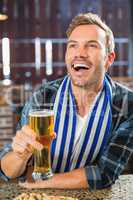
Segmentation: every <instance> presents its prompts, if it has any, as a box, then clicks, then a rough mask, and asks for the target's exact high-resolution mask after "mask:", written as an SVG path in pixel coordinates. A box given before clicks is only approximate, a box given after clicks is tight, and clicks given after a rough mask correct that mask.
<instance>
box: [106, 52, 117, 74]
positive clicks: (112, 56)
mask: <svg viewBox="0 0 133 200" xmlns="http://www.w3.org/2000/svg"><path fill="white" fill-rule="evenodd" d="M114 59H115V52H111V53H108V54H107V61H106V65H105V69H106V71H108V69H109V67H110V66H111V65H112V63H113V62H114Z"/></svg>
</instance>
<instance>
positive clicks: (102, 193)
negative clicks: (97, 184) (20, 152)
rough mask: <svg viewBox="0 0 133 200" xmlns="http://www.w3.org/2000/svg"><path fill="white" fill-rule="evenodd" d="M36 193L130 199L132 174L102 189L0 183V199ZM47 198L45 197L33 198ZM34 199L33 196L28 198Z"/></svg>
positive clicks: (57, 198) (78, 199)
mask: <svg viewBox="0 0 133 200" xmlns="http://www.w3.org/2000/svg"><path fill="white" fill-rule="evenodd" d="M22 193H26V194H30V193H36V194H43V193H45V194H46V195H48V199H49V200H63V199H64V200H65V199H66V200H69V199H70V200H71V199H73V200H132V199H133V175H121V176H120V177H119V179H118V180H117V181H116V182H115V184H114V185H112V187H110V188H108V189H103V190H96V191H89V190H86V189H81V190H59V189H29V190H28V189H25V188H21V187H20V186H19V185H18V184H17V183H2V182H1V183H0V200H13V199H14V198H15V197H17V196H18V195H20V194H22ZM51 196H53V197H51ZM35 199H36V200H37V199H40V200H47V198H46V199H45V198H35ZM30 200H34V198H33V199H32V198H30Z"/></svg>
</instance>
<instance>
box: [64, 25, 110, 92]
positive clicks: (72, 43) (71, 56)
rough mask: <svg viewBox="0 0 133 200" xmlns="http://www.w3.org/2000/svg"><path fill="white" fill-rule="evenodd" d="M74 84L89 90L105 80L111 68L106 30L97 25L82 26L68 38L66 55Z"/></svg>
mask: <svg viewBox="0 0 133 200" xmlns="http://www.w3.org/2000/svg"><path fill="white" fill-rule="evenodd" d="M65 61H66V65H67V70H68V73H69V75H70V77H71V80H72V83H73V85H75V86H78V87H84V88H88V87H89V86H93V85H96V84H97V83H98V82H100V81H102V80H103V77H104V74H105V72H106V71H107V69H108V66H109V56H108V54H107V49H106V36H105V32H104V30H102V29H101V28H100V27H98V26H97V25H80V26H78V27H76V28H75V29H74V30H73V31H72V33H71V35H70V37H69V38H68V44H67V50H66V55H65Z"/></svg>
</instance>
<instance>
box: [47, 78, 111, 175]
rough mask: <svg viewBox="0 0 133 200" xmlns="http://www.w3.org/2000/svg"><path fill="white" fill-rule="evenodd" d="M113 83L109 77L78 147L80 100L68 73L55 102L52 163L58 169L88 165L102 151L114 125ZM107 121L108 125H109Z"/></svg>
mask: <svg viewBox="0 0 133 200" xmlns="http://www.w3.org/2000/svg"><path fill="white" fill-rule="evenodd" d="M111 100H112V90H111V84H110V83H109V81H108V80H107V78H106V77H105V79H104V84H103V89H102V91H101V93H100V95H99V97H98V99H97V101H96V103H95V105H94V107H93V110H92V114H91V116H88V118H87V121H86V125H85V126H84V129H82V131H83V133H82V134H81V137H80V139H79V141H78V145H77V148H76V149H74V138H75V134H76V133H75V130H76V103H75V98H74V96H73V93H72V88H71V80H70V78H69V77H66V78H65V79H64V81H63V82H62V84H61V85H60V88H59V90H58V92H57V96H56V99H55V105H54V114H55V129H54V131H55V132H56V134H57V137H56V139H55V140H54V141H53V143H52V148H51V163H52V168H53V171H54V172H66V171H70V170H73V169H75V168H78V167H82V166H85V165H86V164H88V163H91V162H92V161H94V160H95V159H96V157H97V155H98V154H99V152H100V153H101V152H102V150H103V148H104V145H105V144H106V140H107V138H108V135H109V131H110V125H111V119H112V114H111ZM96 124H97V125H96ZM106 124H107V125H106Z"/></svg>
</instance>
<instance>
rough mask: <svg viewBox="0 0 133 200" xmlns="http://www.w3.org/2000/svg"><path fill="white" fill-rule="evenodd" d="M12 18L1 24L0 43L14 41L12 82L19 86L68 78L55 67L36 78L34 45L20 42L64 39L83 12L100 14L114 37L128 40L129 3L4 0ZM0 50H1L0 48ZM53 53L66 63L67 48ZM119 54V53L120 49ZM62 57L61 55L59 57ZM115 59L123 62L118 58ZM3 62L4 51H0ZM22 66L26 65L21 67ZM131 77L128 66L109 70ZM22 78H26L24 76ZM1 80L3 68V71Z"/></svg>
mask: <svg viewBox="0 0 133 200" xmlns="http://www.w3.org/2000/svg"><path fill="white" fill-rule="evenodd" d="M4 2H5V6H6V9H7V14H8V16H9V18H8V20H7V21H4V22H3V21H1V22H0V30H1V31H0V39H1V38H2V37H5V36H7V37H9V38H10V39H11V79H12V80H13V82H14V83H16V84H23V83H25V82H27V81H29V82H31V83H32V84H37V83H40V81H42V80H43V79H47V80H51V79H55V78H58V77H61V76H63V75H65V74H66V69H65V67H59V66H56V67H55V68H54V73H53V75H51V76H46V73H45V66H44V67H42V68H41V73H40V76H39V77H38V76H37V75H36V71H35V66H34V65H33V66H32V67H30V66H29V65H28V63H34V60H35V59H34V58H35V53H34V45H33V44H31V43H27V44H24V43H19V44H16V43H15V42H14V41H15V40H16V39H17V40H18V41H19V39H22V38H23V39H33V38H35V37H40V38H65V37H66V35H65V31H66V28H67V26H68V24H69V22H70V21H71V19H72V17H74V16H75V15H76V14H78V13H81V12H88V11H92V12H95V13H98V14H99V15H100V16H101V17H102V18H103V19H104V20H105V21H106V23H107V24H108V25H109V26H110V27H111V28H112V30H113V32H114V33H115V37H128V17H129V16H128V0H115V3H114V1H112V0H95V1H94V0H85V1H83V0H56V1H55V0H19V1H18V0H12V1H10V0H4ZM127 48H128V47H127V46H126V47H125V48H123V49H122V58H121V59H128V51H127ZM0 49H1V46H0ZM61 49H62V50H61V51H60V52H59V51H58V47H57V46H55V47H54V49H53V57H54V60H56V61H58V60H60V61H61V62H63V61H64V52H65V47H64V46H62V47H61ZM116 50H118V51H119V48H118V46H116ZM60 54H62V55H60ZM116 59H118V60H119V59H120V56H119V54H117V56H116ZM0 61H2V58H1V50H0ZM42 61H45V53H44V46H42ZM22 63H27V65H26V66H22V65H21V64H22ZM119 71H120V72H121V75H122V76H127V75H128V66H127V65H126V66H124V65H123V66H120V67H119V66H115V67H112V68H111V69H110V74H111V75H113V76H118V75H119ZM29 72H30V73H29ZM22 74H23V76H22ZM0 79H3V77H2V68H0Z"/></svg>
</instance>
